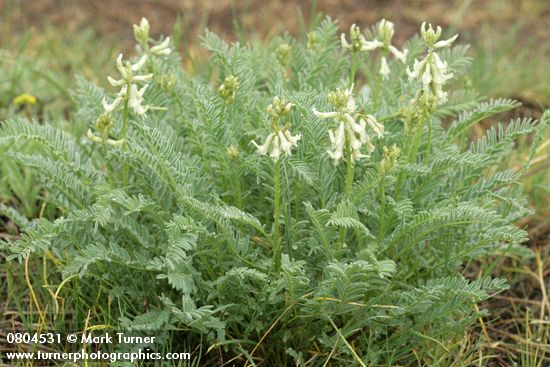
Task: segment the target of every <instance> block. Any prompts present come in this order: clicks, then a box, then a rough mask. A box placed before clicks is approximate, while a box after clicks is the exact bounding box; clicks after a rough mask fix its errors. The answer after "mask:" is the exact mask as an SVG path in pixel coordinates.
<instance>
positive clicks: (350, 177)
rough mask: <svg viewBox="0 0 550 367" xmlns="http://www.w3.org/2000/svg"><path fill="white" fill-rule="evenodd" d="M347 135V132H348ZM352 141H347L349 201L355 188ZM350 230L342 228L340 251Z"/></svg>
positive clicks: (345, 193)
mask: <svg viewBox="0 0 550 367" xmlns="http://www.w3.org/2000/svg"><path fill="white" fill-rule="evenodd" d="M346 133H347V132H346ZM349 141H350V139H346V183H345V187H344V199H349V197H350V196H351V189H352V188H353V174H354V166H353V160H352V157H351V146H350V144H349ZM347 232H348V229H347V228H346V227H341V228H340V236H339V240H338V251H341V250H342V248H343V247H344V242H345V240H346V235H347Z"/></svg>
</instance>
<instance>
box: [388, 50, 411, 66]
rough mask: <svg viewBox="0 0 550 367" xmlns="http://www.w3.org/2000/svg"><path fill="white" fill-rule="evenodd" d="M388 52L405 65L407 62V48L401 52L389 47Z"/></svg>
mask: <svg viewBox="0 0 550 367" xmlns="http://www.w3.org/2000/svg"><path fill="white" fill-rule="evenodd" d="M388 50H389V51H390V52H391V53H392V55H393V56H395V58H396V59H397V60H399V61H401V62H402V63H403V64H404V63H406V62H407V54H408V53H409V50H407V49H406V48H404V49H403V51H399V50H398V49H397V48H396V47H395V46H393V45H389V46H388Z"/></svg>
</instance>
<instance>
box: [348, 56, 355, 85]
mask: <svg viewBox="0 0 550 367" xmlns="http://www.w3.org/2000/svg"><path fill="white" fill-rule="evenodd" d="M356 57H357V56H356V55H355V52H352V54H351V74H350V82H349V86H350V87H351V86H353V85H354V84H355V72H356V68H357V65H356Z"/></svg>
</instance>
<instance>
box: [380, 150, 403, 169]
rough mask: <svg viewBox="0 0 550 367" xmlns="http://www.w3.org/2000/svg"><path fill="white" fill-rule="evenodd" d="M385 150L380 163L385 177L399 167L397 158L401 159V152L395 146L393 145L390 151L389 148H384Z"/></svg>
mask: <svg viewBox="0 0 550 367" xmlns="http://www.w3.org/2000/svg"><path fill="white" fill-rule="evenodd" d="M383 149H384V153H383V156H382V161H381V162H380V173H382V174H383V175H384V174H386V173H388V172H390V171H392V170H393V169H394V168H395V166H397V158H398V157H399V153H400V152H401V150H400V149H399V148H398V147H397V146H395V145H392V147H391V148H389V149H388V147H384V148H383Z"/></svg>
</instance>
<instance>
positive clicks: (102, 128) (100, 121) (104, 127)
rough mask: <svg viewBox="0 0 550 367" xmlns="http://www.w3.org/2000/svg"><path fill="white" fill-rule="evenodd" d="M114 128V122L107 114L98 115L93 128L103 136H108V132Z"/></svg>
mask: <svg viewBox="0 0 550 367" xmlns="http://www.w3.org/2000/svg"><path fill="white" fill-rule="evenodd" d="M114 126H115V122H114V120H113V117H112V116H111V115H109V114H104V113H102V114H101V115H99V117H98V118H97V120H96V122H95V127H96V129H97V131H99V132H100V133H101V135H103V136H106V135H108V134H109V131H111V130H112V129H113V127H114Z"/></svg>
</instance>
